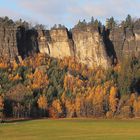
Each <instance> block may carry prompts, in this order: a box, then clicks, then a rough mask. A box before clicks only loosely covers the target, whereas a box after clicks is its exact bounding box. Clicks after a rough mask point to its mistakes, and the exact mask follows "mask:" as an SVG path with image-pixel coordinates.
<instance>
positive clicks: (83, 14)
mask: <svg viewBox="0 0 140 140" xmlns="http://www.w3.org/2000/svg"><path fill="white" fill-rule="evenodd" d="M127 14H131V15H132V16H133V17H140V0H0V16H9V17H10V18H12V19H14V20H17V19H20V18H22V19H24V20H27V21H29V22H32V23H40V24H41V23H42V24H45V25H47V26H48V27H50V26H53V25H54V24H55V23H56V24H59V23H60V24H64V25H66V26H67V27H73V26H74V24H76V23H77V21H78V20H79V19H81V20H82V19H86V20H87V21H89V20H90V18H91V16H93V17H95V18H98V19H99V20H101V21H103V22H104V21H105V19H106V18H108V17H111V16H114V18H115V19H117V20H121V19H123V18H125V17H126V16H127Z"/></svg>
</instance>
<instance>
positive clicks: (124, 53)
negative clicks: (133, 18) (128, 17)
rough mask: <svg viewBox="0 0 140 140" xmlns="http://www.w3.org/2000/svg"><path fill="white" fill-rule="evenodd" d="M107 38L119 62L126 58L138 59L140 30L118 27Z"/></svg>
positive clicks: (139, 53)
mask: <svg viewBox="0 0 140 140" xmlns="http://www.w3.org/2000/svg"><path fill="white" fill-rule="evenodd" d="M109 38H110V40H111V42H112V44H113V46H114V49H115V52H116V54H117V57H118V60H119V61H122V59H124V58H126V57H138V56H139V55H140V29H135V28H134V29H129V28H126V29H123V28H122V27H118V28H115V29H113V30H112V31H111V32H110V36H109Z"/></svg>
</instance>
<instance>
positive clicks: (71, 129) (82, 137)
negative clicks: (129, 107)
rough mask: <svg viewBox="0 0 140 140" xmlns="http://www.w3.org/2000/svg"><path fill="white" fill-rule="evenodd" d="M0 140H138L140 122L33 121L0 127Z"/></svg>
mask: <svg viewBox="0 0 140 140" xmlns="http://www.w3.org/2000/svg"><path fill="white" fill-rule="evenodd" d="M0 140H140V120H91V119H64V120H33V121H23V122H15V123H6V124H0Z"/></svg>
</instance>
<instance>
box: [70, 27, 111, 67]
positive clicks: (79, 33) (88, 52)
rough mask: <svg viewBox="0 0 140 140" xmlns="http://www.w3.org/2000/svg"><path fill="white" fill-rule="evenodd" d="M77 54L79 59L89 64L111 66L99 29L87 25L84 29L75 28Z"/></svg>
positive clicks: (73, 33)
mask: <svg viewBox="0 0 140 140" xmlns="http://www.w3.org/2000/svg"><path fill="white" fill-rule="evenodd" d="M72 35H73V41H74V46H75V50H76V51H75V54H76V57H77V58H78V60H79V61H80V62H82V63H85V64H88V65H89V66H103V67H105V68H107V67H108V66H109V58H108V56H107V53H106V50H105V45H104V42H103V38H102V36H101V35H100V34H99V31H98V30H97V29H94V28H91V27H86V28H85V29H83V30H80V29H73V32H72Z"/></svg>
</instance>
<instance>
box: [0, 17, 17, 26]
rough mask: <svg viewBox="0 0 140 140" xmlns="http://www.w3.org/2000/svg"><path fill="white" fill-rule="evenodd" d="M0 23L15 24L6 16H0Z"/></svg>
mask: <svg viewBox="0 0 140 140" xmlns="http://www.w3.org/2000/svg"><path fill="white" fill-rule="evenodd" d="M0 25H15V23H14V21H13V20H12V19H9V18H8V17H7V16H5V17H0Z"/></svg>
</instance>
